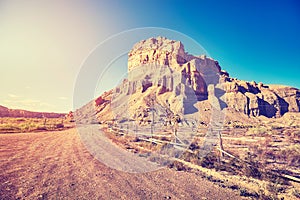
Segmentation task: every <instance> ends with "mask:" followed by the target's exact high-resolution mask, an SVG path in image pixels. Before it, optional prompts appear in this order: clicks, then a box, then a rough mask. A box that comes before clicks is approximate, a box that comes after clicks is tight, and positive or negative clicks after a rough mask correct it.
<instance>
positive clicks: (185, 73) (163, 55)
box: [128, 37, 224, 96]
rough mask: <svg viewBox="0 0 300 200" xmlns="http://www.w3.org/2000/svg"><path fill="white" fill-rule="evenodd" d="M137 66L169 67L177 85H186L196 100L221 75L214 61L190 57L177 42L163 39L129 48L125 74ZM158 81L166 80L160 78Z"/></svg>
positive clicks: (146, 41)
mask: <svg viewBox="0 0 300 200" xmlns="http://www.w3.org/2000/svg"><path fill="white" fill-rule="evenodd" d="M141 66H156V67H159V68H164V67H166V66H167V67H169V68H170V69H171V70H173V71H174V72H176V73H178V74H180V79H181V81H180V82H181V83H183V84H185V85H190V86H191V87H192V88H193V89H194V91H195V93H196V94H197V95H200V96H201V95H207V85H209V84H216V83H218V82H219V76H218V75H217V74H221V73H224V72H221V68H220V66H219V64H218V62H217V61H215V60H213V59H211V58H207V57H206V56H205V55H202V56H193V55H190V54H188V53H186V52H185V50H184V46H183V44H182V43H181V42H180V41H174V40H169V39H167V38H164V37H157V38H150V39H147V40H142V41H141V42H139V43H137V44H135V45H134V46H133V48H132V50H131V51H130V52H129V54H128V71H129V73H130V72H131V71H133V70H135V69H137V68H140V67H141ZM147 70H148V69H147ZM134 73H136V72H134ZM158 78H160V79H161V80H168V79H166V77H162V76H158Z"/></svg>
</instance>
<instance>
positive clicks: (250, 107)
mask: <svg viewBox="0 0 300 200" xmlns="http://www.w3.org/2000/svg"><path fill="white" fill-rule="evenodd" d="M209 85H214V86H215V87H216V90H215V92H216V94H218V95H217V96H218V98H220V100H221V99H222V100H221V101H222V105H221V103H220V105H221V106H220V107H221V108H222V109H229V110H231V111H234V112H239V113H243V114H245V115H246V116H253V117H257V116H260V115H264V116H266V117H268V118H272V117H281V116H282V115H284V114H285V113H287V112H299V111H300V91H299V90H298V89H296V88H292V87H286V86H272V85H270V86H267V85H264V84H262V83H256V82H254V81H252V82H248V81H242V80H238V79H236V78H231V77H230V76H229V73H228V72H226V71H224V70H222V69H221V67H220V66H219V63H218V62H217V61H215V60H213V59H212V58H208V57H206V56H205V55H201V56H193V55H190V54H188V53H186V52H185V49H184V46H183V44H182V43H181V42H180V41H174V40H169V39H167V38H164V37H157V38H150V39H147V40H142V41H140V42H138V43H137V44H135V45H134V46H133V48H132V50H131V51H130V52H129V54H128V78H127V79H125V80H124V81H123V82H122V83H121V84H120V85H119V86H117V87H116V88H114V89H113V90H111V91H110V92H108V93H105V94H104V95H102V96H101V97H99V98H97V99H96V100H95V102H94V103H93V106H95V108H96V115H97V116H98V118H102V119H103V118H105V116H106V117H107V116H108V115H109V116H110V117H111V118H112V117H113V116H114V117H115V116H120V115H122V114H124V113H127V112H128V113H127V114H126V115H127V116H128V117H130V118H131V117H133V118H134V116H136V117H137V116H138V117H141V116H147V117H149V113H147V112H149V110H151V101H152V103H153V101H155V103H156V104H157V105H159V108H156V110H157V111H159V113H158V115H163V114H164V113H163V112H164V110H168V112H169V113H171V112H172V113H193V112H196V111H197V109H196V108H195V107H194V105H196V103H197V102H202V101H209V100H210V99H211V98H209V94H208V86H209ZM153 95H154V96H153ZM149 99H150V100H149ZM151 99H152V100H151ZM91 105H92V104H90V106H89V108H92V107H91ZM89 110H90V111H91V109H89ZM205 110H207V108H205V109H204V111H205ZM91 112H92V111H91ZM113 112H116V113H113ZM111 113H113V114H111ZM141 113H143V114H141ZM93 115H95V113H93Z"/></svg>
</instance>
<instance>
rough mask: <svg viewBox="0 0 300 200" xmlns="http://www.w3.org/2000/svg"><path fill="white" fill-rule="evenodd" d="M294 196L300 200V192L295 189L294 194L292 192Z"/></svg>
mask: <svg viewBox="0 0 300 200" xmlns="http://www.w3.org/2000/svg"><path fill="white" fill-rule="evenodd" d="M292 194H293V195H294V196H295V197H297V198H299V199H300V191H299V190H296V189H294V190H293V192H292Z"/></svg>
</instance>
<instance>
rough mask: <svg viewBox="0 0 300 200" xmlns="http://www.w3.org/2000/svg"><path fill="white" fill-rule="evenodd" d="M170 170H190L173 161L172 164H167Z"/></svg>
mask: <svg viewBox="0 0 300 200" xmlns="http://www.w3.org/2000/svg"><path fill="white" fill-rule="evenodd" d="M168 167H170V168H174V169H175V170H177V171H189V170H191V169H190V168H189V167H187V166H185V165H184V164H183V163H182V162H178V161H174V162H173V163H171V164H169V166H168Z"/></svg>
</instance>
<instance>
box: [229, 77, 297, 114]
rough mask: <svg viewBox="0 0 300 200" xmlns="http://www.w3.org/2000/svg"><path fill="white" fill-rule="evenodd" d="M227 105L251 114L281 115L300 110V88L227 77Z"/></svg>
mask: <svg viewBox="0 0 300 200" xmlns="http://www.w3.org/2000/svg"><path fill="white" fill-rule="evenodd" d="M224 90H225V91H226V97H227V98H226V99H227V105H228V107H229V108H232V109H234V110H236V111H238V112H243V113H245V114H247V115H249V116H254V117H255V116H259V115H264V116H266V117H269V118H271V117H281V116H282V115H283V114H285V113H286V112H299V111H300V109H299V108H300V106H299V102H300V98H299V97H300V90H298V89H296V88H292V87H287V86H264V85H263V84H262V83H259V84H256V83H255V82H247V81H241V80H237V79H233V78H227V79H226V81H225V83H224Z"/></svg>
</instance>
